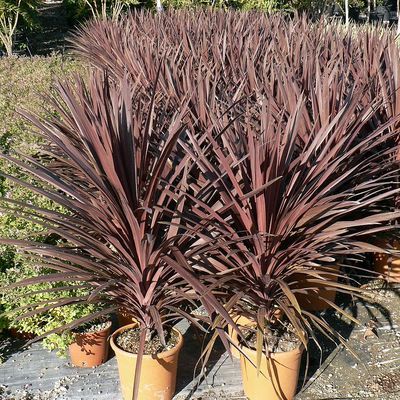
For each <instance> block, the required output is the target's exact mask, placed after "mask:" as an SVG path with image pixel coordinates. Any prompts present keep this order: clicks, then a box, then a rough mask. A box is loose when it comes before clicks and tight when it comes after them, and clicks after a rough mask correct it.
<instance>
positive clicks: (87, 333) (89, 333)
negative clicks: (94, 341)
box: [71, 321, 112, 336]
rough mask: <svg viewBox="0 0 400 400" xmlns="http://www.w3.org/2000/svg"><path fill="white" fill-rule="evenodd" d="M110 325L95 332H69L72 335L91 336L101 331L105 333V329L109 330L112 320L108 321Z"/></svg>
mask: <svg viewBox="0 0 400 400" xmlns="http://www.w3.org/2000/svg"><path fill="white" fill-rule="evenodd" d="M108 322H109V323H110V325H108V326H107V328H104V329H101V330H100V331H95V332H71V333H72V334H73V335H74V336H92V335H99V334H102V333H106V332H107V331H110V330H111V327H112V322H111V321H108Z"/></svg>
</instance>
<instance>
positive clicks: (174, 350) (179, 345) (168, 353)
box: [110, 323, 183, 359]
mask: <svg viewBox="0 0 400 400" xmlns="http://www.w3.org/2000/svg"><path fill="white" fill-rule="evenodd" d="M137 325H138V324H137V323H132V324H129V325H125V326H122V327H121V328H118V329H117V330H116V331H115V332H114V333H113V334H112V335H111V337H110V345H111V348H112V349H113V350H114V352H115V353H117V352H118V353H122V354H124V356H126V357H131V358H137V353H130V352H129V351H126V350H124V349H121V348H120V347H119V346H118V345H117V344H116V343H115V341H114V339H115V338H116V337H117V335H119V334H120V333H122V332H124V331H126V330H128V329H131V328H135V327H137ZM172 330H173V331H175V332H176V333H177V334H178V343H177V344H176V345H175V346H174V347H173V348H172V349H169V350H167V351H163V352H161V353H157V354H143V358H145V359H150V358H151V359H157V358H167V357H169V356H171V355H173V354H175V353H177V352H178V351H179V350H180V349H181V348H182V346H183V336H182V333H181V332H179V330H178V329H176V328H172Z"/></svg>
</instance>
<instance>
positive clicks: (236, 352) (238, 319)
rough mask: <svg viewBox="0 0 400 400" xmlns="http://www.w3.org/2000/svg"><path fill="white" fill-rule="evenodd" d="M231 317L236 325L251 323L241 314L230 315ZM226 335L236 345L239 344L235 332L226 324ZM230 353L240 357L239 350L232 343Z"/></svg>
mask: <svg viewBox="0 0 400 400" xmlns="http://www.w3.org/2000/svg"><path fill="white" fill-rule="evenodd" d="M231 317H232V319H233V322H234V323H235V324H236V325H238V326H249V325H251V324H253V322H252V321H251V320H250V319H248V318H247V317H244V316H242V315H237V316H231ZM234 333H235V334H234ZM228 335H229V337H230V338H231V339H232V342H233V343H234V344H235V345H236V346H239V340H238V336H237V334H236V332H234V330H233V328H232V327H231V326H230V325H228ZM231 353H232V357H234V358H240V351H239V350H238V349H237V348H236V347H235V346H232V345H231Z"/></svg>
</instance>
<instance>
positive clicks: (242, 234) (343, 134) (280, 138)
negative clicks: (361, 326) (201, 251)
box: [73, 12, 400, 340]
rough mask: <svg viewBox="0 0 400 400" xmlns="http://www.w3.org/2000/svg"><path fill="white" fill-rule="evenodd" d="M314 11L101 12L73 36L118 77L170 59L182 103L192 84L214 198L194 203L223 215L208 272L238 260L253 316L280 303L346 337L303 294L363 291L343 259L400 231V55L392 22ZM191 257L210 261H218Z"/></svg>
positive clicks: (292, 314) (163, 80)
mask: <svg viewBox="0 0 400 400" xmlns="http://www.w3.org/2000/svg"><path fill="white" fill-rule="evenodd" d="M308 22H309V21H308V20H307V19H306V18H293V19H287V18H282V17H281V16H272V17H268V16H266V15H264V14H261V13H235V12H226V13H211V12H201V13H198V12H178V13H163V15H161V16H160V15H157V16H154V17H153V16H151V15H148V14H146V13H135V14H131V15H128V16H126V17H124V18H123V19H122V20H121V21H119V22H118V23H115V22H114V23H109V22H108V21H103V22H102V23H101V24H98V23H92V24H88V25H87V26H86V27H84V28H83V29H82V31H80V32H78V33H77V35H76V36H74V37H73V46H74V48H75V50H76V51H77V53H78V54H79V55H81V56H82V57H84V58H86V59H88V60H89V61H90V62H91V63H92V64H93V65H95V66H97V67H98V68H100V69H101V68H104V66H107V67H109V68H110V70H111V71H112V74H113V76H115V77H116V78H117V79H118V77H121V76H124V75H125V74H126V73H128V74H129V75H130V76H131V77H133V78H135V79H140V81H141V82H142V83H143V85H145V86H148V85H149V84H150V83H151V82H152V79H154V76H155V75H156V74H157V69H156V68H155V65H157V62H158V60H160V59H166V63H165V64H163V67H162V68H163V69H162V73H161V76H160V85H159V90H160V91H161V92H165V93H168V94H171V93H173V94H172V96H175V98H174V100H173V101H172V102H171V104H174V102H178V101H179V98H180V97H181V96H183V95H185V94H190V95H191V99H190V100H189V102H188V108H189V110H190V115H191V119H192V121H194V120H195V121H196V124H191V123H190V122H189V123H188V132H190V135H189V136H190V142H191V145H192V146H194V148H191V145H189V143H186V142H182V143H181V145H182V146H183V147H184V148H185V151H186V153H191V154H192V157H193V160H194V161H195V164H197V165H198V166H201V169H202V173H203V176H202V179H200V186H203V188H202V189H201V188H200V191H199V193H201V195H202V196H204V197H203V198H204V199H205V198H207V199H208V201H207V204H201V203H200V202H199V201H198V202H197V207H194V208H193V209H192V210H191V212H193V213H194V214H196V213H199V215H198V217H199V218H200V217H201V215H204V214H203V210H207V212H208V213H212V214H213V220H214V221H219V223H220V224H221V230H220V234H221V236H220V237H219V240H220V241H221V243H223V244H221V246H222V247H220V248H219V250H217V249H216V248H214V250H213V251H211V250H210V253H211V254H212V257H213V258H214V262H213V263H212V264H213V265H214V267H215V269H213V270H212V271H209V272H211V273H210V274H209V276H211V277H212V278H211V279H214V278H213V277H215V276H218V275H217V274H221V275H223V276H224V277H225V279H228V276H229V275H230V272H232V275H231V277H232V282H233V284H232V285H230V284H228V283H226V284H225V287H226V288H229V289H231V291H232V290H233V291H237V290H240V293H241V292H242V289H243V287H245V288H248V294H247V295H246V296H245V297H244V299H245V302H246V305H243V301H242V302H240V303H238V304H237V305H236V306H234V308H238V309H239V311H240V312H242V313H245V314H249V307H250V309H251V310H252V312H251V313H250V316H251V317H252V319H253V321H258V320H263V315H264V314H265V316H266V319H267V320H271V319H272V318H273V314H274V313H275V309H276V307H280V308H281V309H283V310H284V311H285V313H286V314H288V318H289V320H290V321H291V322H292V324H293V325H294V326H295V328H296V330H297V332H298V333H299V335H300V336H301V337H303V340H304V335H303V334H302V333H301V332H303V331H305V330H307V329H308V330H309V331H310V333H311V334H313V333H312V332H313V329H312V328H313V327H315V328H316V329H318V330H319V329H322V330H324V331H325V332H328V333H331V334H332V335H335V336H337V337H338V338H339V340H341V339H342V338H341V337H340V336H339V335H337V334H336V333H335V332H333V330H332V328H330V327H329V326H328V325H327V324H326V323H325V322H324V321H323V320H322V319H321V318H318V317H316V316H314V315H313V314H310V313H308V312H306V311H304V310H302V309H301V307H300V306H299V304H298V302H297V299H296V296H295V295H296V294H297V293H312V292H314V291H315V290H316V287H320V285H321V284H322V285H325V286H326V287H327V288H331V289H332V290H336V291H344V292H345V293H352V294H355V295H359V296H363V295H364V293H363V292H362V291H361V290H359V289H357V288H354V287H352V286H349V285H344V284H341V283H338V282H337V280H338V278H339V277H340V276H342V275H343V272H340V271H339V270H338V269H337V267H338V266H340V264H343V263H344V261H343V259H344V258H345V257H346V256H348V257H349V258H360V257H361V256H362V254H363V253H364V252H372V251H378V250H380V249H379V248H378V247H377V246H374V243H375V242H376V240H377V238H378V237H379V235H381V234H382V233H383V232H385V231H388V230H390V231H391V235H395V231H393V229H395V228H396V223H395V221H396V217H397V216H398V215H397V212H396V211H395V208H394V198H395V197H396V195H397V193H398V190H397V189H396V181H397V180H398V176H397V175H398V173H397V165H396V164H394V157H393V156H394V155H395V154H396V153H397V154H398V146H397V145H396V143H398V141H397V137H398V112H397V111H396V110H397V108H398V104H399V102H398V100H397V99H398V96H399V93H400V92H399V80H398V65H399V56H398V49H397V45H396V43H395V37H394V35H393V34H392V33H390V32H386V33H385V32H384V33H382V32H380V31H379V30H374V29H368V30H365V31H364V30H363V31H362V32H360V34H358V32H355V33H353V32H350V31H343V30H340V29H338V27H337V26H336V25H334V24H326V23H325V22H321V23H316V24H309V23H308ZM239 33H240V34H239ZM133 37H134V38H135V40H132V38H133ZM299 37H301V40H299ZM374 49H379V50H378V51H375V50H374ZM243 99H244V100H243ZM204 132H206V133H204ZM191 149H192V150H191ZM210 177H211V178H210ZM207 181H209V184H208V185H207V184H205V182H207ZM205 193H208V195H207V196H208V197H207V196H206V195H205ZM207 207H208V208H207ZM391 221H392V222H393V225H392V226H391V227H390V226H389V222H391ZM226 224H228V225H226ZM222 226H224V227H223V228H222ZM228 238H229V240H228ZM233 243H236V244H235V245H234V244H233ZM208 245H209V243H205V244H204V246H208ZM222 248H225V250H224V251H222ZM381 250H385V251H386V249H381ZM218 252H222V254H223V255H220V256H217V254H218ZM228 255H229V257H228ZM191 261H192V264H193V265H194V266H195V267H196V268H199V271H201V273H204V272H205V271H206V270H207V268H209V264H208V266H204V265H201V263H199V261H198V259H196V258H193V259H192V260H191ZM359 273H360V274H361V273H362V269H360V270H359ZM330 278H331V279H330ZM299 281H302V282H301V285H299V283H300V282H299ZM304 281H305V283H304ZM299 286H301V287H299ZM238 297H240V295H238V296H236V298H238ZM234 303H235V301H234V300H232V302H229V306H232V305H233V304H234ZM330 305H332V307H334V308H337V306H336V305H334V304H333V303H332V304H330ZM257 309H259V310H260V311H259V313H261V314H260V315H259V316H257V315H255V314H254V310H257ZM346 315H348V314H346ZM259 317H260V318H259ZM348 317H349V318H352V317H351V316H350V315H348Z"/></svg>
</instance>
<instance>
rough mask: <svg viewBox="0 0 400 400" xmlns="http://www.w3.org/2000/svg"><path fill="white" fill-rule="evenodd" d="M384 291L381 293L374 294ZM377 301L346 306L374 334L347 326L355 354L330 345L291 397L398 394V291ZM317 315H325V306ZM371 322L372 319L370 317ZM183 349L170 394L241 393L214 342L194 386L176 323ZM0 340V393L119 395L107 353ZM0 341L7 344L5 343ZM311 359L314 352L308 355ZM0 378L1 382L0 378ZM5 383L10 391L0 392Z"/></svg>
mask: <svg viewBox="0 0 400 400" xmlns="http://www.w3.org/2000/svg"><path fill="white" fill-rule="evenodd" d="M382 294H384V297H382ZM377 302H378V303H379V304H381V306H382V307H383V304H385V309H386V310H384V309H383V308H381V311H378V309H379V308H377V307H371V306H366V305H363V304H361V303H357V305H356V306H355V308H354V310H353V311H354V312H355V313H356V315H358V318H359V319H360V320H361V321H362V322H363V323H365V324H368V323H369V325H371V323H370V322H369V321H370V320H372V319H376V321H377V325H378V326H377V333H378V337H376V336H371V337H369V338H367V339H365V338H364V335H365V332H366V329H363V328H356V329H354V330H352V332H351V335H350V337H349V341H348V344H349V346H350V347H351V348H352V349H353V350H354V352H355V353H356V354H357V355H358V357H359V358H360V360H358V361H357V360H356V359H355V358H354V357H353V356H352V355H351V354H350V353H349V352H348V351H345V350H344V349H342V348H337V349H336V350H334V351H333V352H330V354H329V355H328V356H327V358H326V359H325V361H324V362H323V364H322V366H321V367H320V368H319V369H318V370H317V371H316V372H315V368H314V370H313V369H311V371H312V373H313V376H312V377H310V378H309V379H308V381H307V383H306V384H305V386H304V389H303V390H302V391H301V393H300V394H298V395H297V397H296V400H322V399H324V400H328V399H360V400H361V399H376V400H378V399H379V400H395V399H399V398H400V297H399V293H398V292H397V293H394V292H388V291H380V295H379V296H377ZM325 318H327V319H328V318H331V317H330V316H329V315H328V314H327V315H326V316H325ZM372 325H374V324H372ZM180 328H181V331H182V332H183V333H184V334H185V341H186V346H185V351H183V352H182V357H181V359H180V368H179V371H180V372H179V380H178V393H177V395H176V396H175V399H176V400H186V399H196V400H212V399H232V400H235V399H236V400H239V399H244V397H243V395H242V388H241V382H240V372H239V363H238V361H236V360H234V361H233V362H231V361H230V359H229V357H228V356H227V354H226V353H224V352H223V349H222V348H217V349H216V351H215V353H214V354H213V357H212V359H211V362H210V365H209V366H208V371H207V376H206V378H205V379H204V381H203V382H201V384H200V385H199V386H198V387H197V388H195V386H196V385H195V383H196V382H197V380H196V381H193V379H192V378H193V370H194V366H195V363H196V360H197V354H198V351H199V348H200V347H201V343H202V342H201V339H200V337H199V336H198V335H197V334H196V332H195V331H193V330H192V329H189V330H188V329H187V326H184V325H182V326H181V327H180ZM16 344H17V343H16V342H14V343H10V342H9V341H8V340H3V343H2V345H1V346H0V351H2V353H3V354H4V355H3V358H4V362H3V364H1V365H0V400H11V399H12V400H14V399H15V400H56V399H68V400H93V399H99V400H103V399H104V400H105V399H107V400H120V398H121V397H120V393H119V385H118V371H117V365H116V360H115V358H111V359H110V360H109V361H108V362H107V363H106V364H104V365H102V366H100V367H98V368H96V369H89V370H86V369H75V368H72V367H71V366H70V365H69V363H68V362H67V360H61V359H59V358H57V357H56V355H55V354H53V353H49V352H47V351H46V350H43V349H42V347H41V345H40V343H36V344H34V345H32V346H31V348H29V349H27V350H24V351H22V352H15V348H14V352H13V351H12V346H14V347H15V345H16ZM7 348H8V350H7ZM312 361H314V362H315V360H312ZM1 385H3V386H1ZM7 391H10V392H11V393H10V394H7V393H6V392H7Z"/></svg>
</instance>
